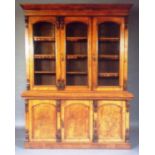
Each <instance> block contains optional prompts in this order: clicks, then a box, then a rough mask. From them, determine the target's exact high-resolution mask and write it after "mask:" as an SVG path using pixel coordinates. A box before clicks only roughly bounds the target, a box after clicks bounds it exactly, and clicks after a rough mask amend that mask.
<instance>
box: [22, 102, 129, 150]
mask: <svg viewBox="0 0 155 155" xmlns="http://www.w3.org/2000/svg"><path fill="white" fill-rule="evenodd" d="M25 109H26V141H25V147H28V148H37V147H38V148H41V147H42V148H52V147H53V148H59V147H60V148H61V147H62V148H70V147H71V148H72V146H73V147H76V148H78V147H79V148H100V147H104V148H106V147H107V148H129V144H128V135H129V110H128V103H127V102H126V101H113V100H28V101H27V103H26V108H25Z"/></svg>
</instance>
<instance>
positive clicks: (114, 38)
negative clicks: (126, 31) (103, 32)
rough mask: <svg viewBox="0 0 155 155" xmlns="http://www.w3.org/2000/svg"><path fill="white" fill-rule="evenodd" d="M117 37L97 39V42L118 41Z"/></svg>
mask: <svg viewBox="0 0 155 155" xmlns="http://www.w3.org/2000/svg"><path fill="white" fill-rule="evenodd" d="M119 39H120V38H118V37H99V41H118V40H119Z"/></svg>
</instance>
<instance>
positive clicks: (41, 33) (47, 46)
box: [33, 22, 56, 85]
mask: <svg viewBox="0 0 155 155" xmlns="http://www.w3.org/2000/svg"><path fill="white" fill-rule="evenodd" d="M33 36H34V37H36V36H37V37H42V38H43V40H42V39H41V40H37V41H36V40H34V84H35V85H55V83H56V63H55V57H53V58H50V57H48V58H47V56H48V55H51V56H55V41H54V40H52V41H49V40H48V39H47V38H46V37H54V36H55V30H54V25H53V24H51V23H48V22H39V23H36V24H34V25H33ZM36 55H37V56H38V57H35V56H36ZM43 56H44V57H43Z"/></svg>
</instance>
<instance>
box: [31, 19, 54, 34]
mask: <svg viewBox="0 0 155 155" xmlns="http://www.w3.org/2000/svg"><path fill="white" fill-rule="evenodd" d="M54 35H55V29H54V25H53V24H51V23H49V22H39V23H36V24H34V25H33V36H50V37H54Z"/></svg>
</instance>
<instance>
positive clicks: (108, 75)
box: [98, 73, 119, 77]
mask: <svg viewBox="0 0 155 155" xmlns="http://www.w3.org/2000/svg"><path fill="white" fill-rule="evenodd" d="M98 76H99V77H118V76H119V74H118V73H99V74H98Z"/></svg>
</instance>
